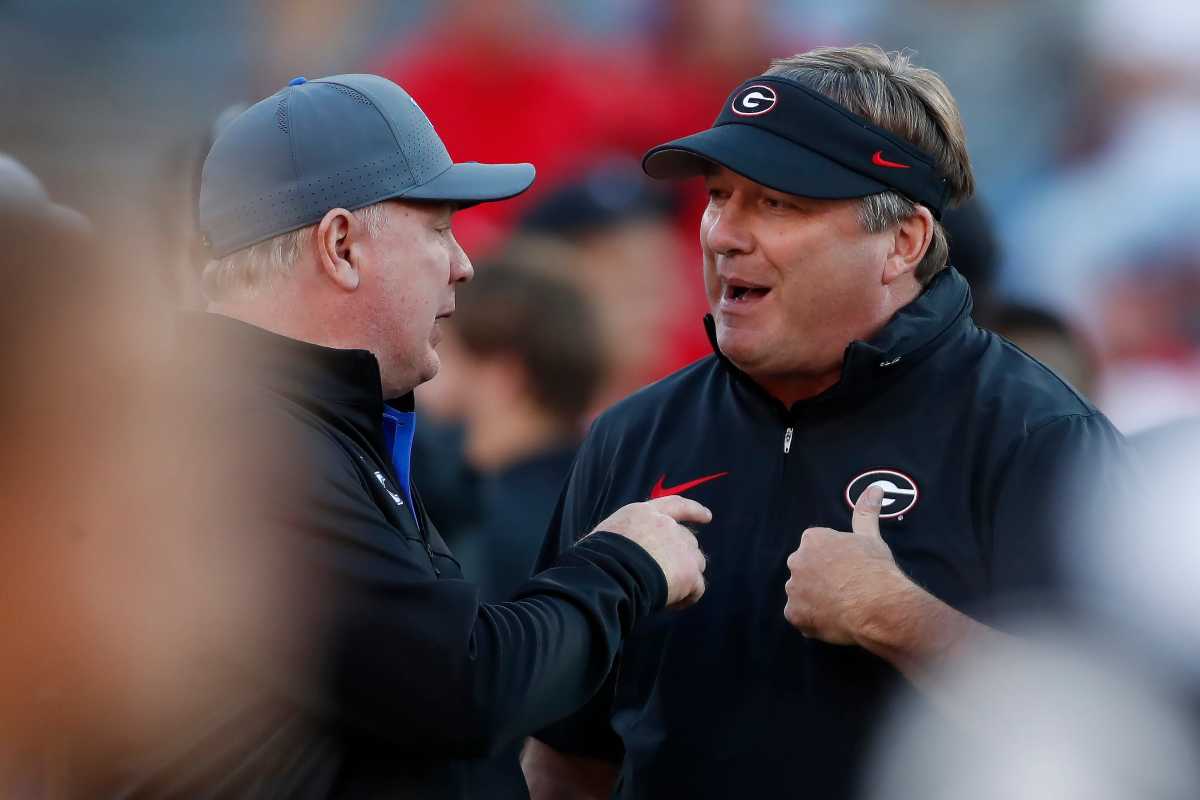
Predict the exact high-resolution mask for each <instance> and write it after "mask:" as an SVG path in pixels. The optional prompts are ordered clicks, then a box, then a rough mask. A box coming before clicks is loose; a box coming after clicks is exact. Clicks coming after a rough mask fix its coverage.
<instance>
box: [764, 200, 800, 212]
mask: <svg viewBox="0 0 1200 800" xmlns="http://www.w3.org/2000/svg"><path fill="white" fill-rule="evenodd" d="M763 205H765V206H766V207H767V208H769V209H772V210H774V211H782V210H784V209H788V208H795V206H793V205H792V204H791V203H789V202H787V201H786V200H780V199H778V198H776V197H764V198H763Z"/></svg>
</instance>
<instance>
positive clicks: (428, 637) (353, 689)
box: [121, 315, 666, 798]
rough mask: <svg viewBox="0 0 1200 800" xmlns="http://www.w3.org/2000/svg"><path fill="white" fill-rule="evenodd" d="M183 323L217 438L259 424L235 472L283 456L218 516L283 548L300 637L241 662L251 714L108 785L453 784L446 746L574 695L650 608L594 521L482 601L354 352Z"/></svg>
mask: <svg viewBox="0 0 1200 800" xmlns="http://www.w3.org/2000/svg"><path fill="white" fill-rule="evenodd" d="M183 337H184V338H185V340H191V341H205V340H208V341H213V340H216V341H219V342H221V343H222V344H223V345H224V346H222V347H220V348H219V352H220V353H222V354H224V356H226V357H230V358H232V360H233V361H234V363H228V362H225V363H212V362H211V361H205V360H204V359H203V358H197V359H195V361H192V362H188V363H186V364H185V365H184V368H185V369H186V370H188V371H190V372H191V373H192V374H194V375H195V376H197V379H198V381H199V383H200V386H201V389H200V390H201V391H204V392H205V395H204V399H205V401H206V402H205V403H204V406H205V407H206V408H207V409H208V412H209V414H210V415H211V417H212V419H214V420H216V421H217V423H218V424H216V425H215V426H212V431H213V433H214V435H217V436H219V435H221V434H222V430H223V428H222V425H221V424H220V422H221V420H228V421H232V420H238V421H240V422H242V423H245V422H247V421H248V422H249V425H248V426H238V427H233V426H228V427H227V428H224V432H225V435H227V436H229V437H235V436H237V435H240V434H235V433H234V431H239V432H240V431H241V430H243V429H246V428H247V427H248V429H249V430H253V431H256V432H259V433H260V434H265V435H263V436H261V437H256V438H259V441H256V442H251V441H232V442H230V446H231V448H233V449H234V450H237V449H238V448H245V450H244V452H243V453H242V454H243V456H244V458H243V460H244V461H245V460H248V462H249V463H248V465H247V467H246V469H245V473H246V474H247V475H253V474H255V473H256V472H262V471H263V470H261V469H259V467H261V466H262V465H263V464H264V459H263V458H260V453H262V452H264V451H265V452H270V453H277V454H282V455H283V457H282V459H281V461H282V464H283V465H284V467H285V468H284V469H282V470H279V469H275V468H274V467H272V468H271V469H270V477H269V479H266V480H261V481H257V484H261V485H260V486H259V487H258V490H256V494H257V500H256V502H254V504H253V505H252V506H251V507H250V508H249V511H250V512H251V513H249V514H240V512H239V516H237V518H234V519H229V520H227V522H228V523H229V524H231V525H236V526H237V529H236V530H237V533H238V535H244V536H246V537H263V536H268V535H272V536H276V537H277V538H278V541H279V542H280V543H282V544H283V545H284V546H285V547H286V550H287V553H288V554H289V555H292V556H294V557H295V567H294V569H295V570H297V572H296V575H295V576H294V578H295V581H294V582H295V585H296V586H297V587H298V591H299V593H298V595H297V596H296V597H295V598H294V600H295V603H294V608H295V610H294V614H295V615H305V616H304V623H305V624H304V628H305V631H304V633H306V634H307V636H304V637H299V638H297V639H295V640H294V641H292V642H291V643H290V646H291V647H292V648H293V650H292V651H290V652H288V653H286V654H285V655H286V658H282V659H281V663H282V666H281V667H280V669H279V671H278V672H277V673H275V674H260V675H256V676H254V677H255V680H256V681H257V683H256V685H257V686H258V691H257V695H256V702H255V703H254V705H255V706H257V707H259V708H260V709H262V708H268V709H270V711H269V713H261V710H260V713H256V714H255V715H254V719H255V725H256V727H254V728H253V729H251V728H249V726H248V725H242V724H239V720H238V719H236V718H235V719H225V720H221V721H220V724H219V725H217V724H214V725H213V726H212V727H211V729H209V730H207V731H201V732H199V733H200V734H201V735H199V736H198V737H197V740H196V742H195V746H194V747H192V748H190V749H189V750H188V751H187V752H183V753H176V754H171V755H172V757H170V758H167V757H159V758H148V762H152V763H155V764H157V767H156V769H154V770H152V771H151V774H147V775H142V776H139V779H138V780H136V781H134V782H133V785H132V786H130V787H127V788H126V790H125V791H124V792H123V793H122V795H121V796H123V797H188V798H194V797H267V796H269V797H303V798H318V797H319V798H326V797H354V798H359V797H422V798H461V797H466V796H468V795H467V789H466V785H465V783H464V766H463V762H462V759H468V758H474V757H479V756H482V755H486V754H488V753H490V752H494V751H496V750H499V749H500V748H502V747H505V746H508V745H509V744H510V743H512V742H514V741H516V740H517V739H519V738H520V737H522V736H523V735H525V734H527V733H529V732H530V731H532V730H534V729H536V728H538V727H540V726H542V725H545V724H547V723H548V722H550V721H552V720H554V719H557V718H559V717H561V716H563V715H565V714H567V713H569V712H570V711H572V710H573V709H574V708H576V707H578V706H580V705H581V704H583V703H584V702H585V701H586V700H587V699H588V698H589V697H590V696H591V695H592V694H593V693H594V692H595V690H596V689H597V687H598V686H599V685H600V684H601V682H602V681H603V679H604V675H605V674H606V672H607V671H608V669H609V667H610V665H611V663H612V660H613V658H614V657H615V653H616V650H617V646H618V644H619V641H620V639H621V637H622V635H623V634H625V633H626V632H628V631H629V630H630V629H631V628H632V626H633V625H634V623H635V622H636V621H637V620H639V619H641V618H643V617H645V616H647V615H648V614H650V613H652V612H654V611H656V610H658V609H661V608H662V607H663V605H664V603H665V599H666V581H665V578H664V576H663V574H662V571H661V570H660V569H659V567H658V565H657V564H656V563H655V562H654V561H653V559H651V557H650V556H649V555H648V554H647V553H646V552H645V551H644V550H642V549H641V548H640V547H638V546H637V545H635V544H634V543H632V542H631V541H629V540H628V539H625V538H623V537H620V536H617V535H615V534H608V533H597V534H595V535H593V536H590V537H588V538H587V539H585V540H583V541H581V542H579V544H578V545H577V546H574V547H571V548H569V549H568V551H567V552H565V553H564V554H563V556H562V557H561V558H560V559H556V560H555V562H554V564H553V566H552V567H551V568H549V569H547V570H545V571H543V572H541V573H540V574H539V575H537V576H535V577H533V578H532V579H530V580H528V581H527V582H525V583H524V584H523V585H522V586H521V587H520V588H519V589H518V590H517V592H516V593H515V596H514V599H513V600H512V601H511V602H506V603H496V604H483V603H481V602H480V599H479V590H478V588H477V587H476V586H474V585H473V584H471V583H469V582H467V581H466V580H463V578H462V575H461V572H460V570H459V566H458V563H457V561H456V560H455V558H454V556H453V555H452V554H451V553H450V551H449V550H448V549H447V547H446V545H445V543H444V542H443V540H442V538H441V536H440V535H439V534H438V532H437V529H436V528H435V526H434V525H433V523H432V521H431V520H430V519H429V517H428V515H427V514H426V512H425V509H424V507H423V505H422V503H421V500H420V495H419V493H417V492H416V491H415V489H414V493H413V497H414V503H415V505H416V509H415V510H416V519H414V515H413V513H411V511H410V509H408V508H405V507H403V506H404V501H403V498H402V497H400V496H399V494H398V493H397V486H398V484H397V482H396V476H395V475H394V474H393V473H392V471H391V470H392V468H391V465H390V464H389V462H388V459H387V458H386V457H385V454H384V453H383V452H382V432H381V412H382V408H383V402H384V401H383V398H382V397H381V396H380V381H379V371H378V365H377V363H376V361H375V359H374V357H373V356H372V355H371V354H370V353H367V352H365V351H347V350H332V349H328V348H323V347H317V346H314V345H310V344H306V343H303V342H298V341H294V340H291V339H286V338H284V337H280V336H276V335H274V334H271V333H268V332H266V331H263V330H260V329H257V328H254V327H251V326H248V325H244V324H242V323H239V322H235V321H233V320H229V319H225V318H222V317H217V316H211V315H197V316H196V317H194V318H191V319H189V320H187V322H186V324H185V325H184V328H183ZM410 403H411V397H408V398H402V399H401V401H400V402H399V403H398V406H399V407H411V406H410ZM222 499H223V498H209V500H210V501H212V504H213V505H218V504H220V502H221V501H222ZM418 520H419V522H418ZM580 533H586V531H580ZM305 609H307V611H306V610H305ZM290 621H295V620H290ZM232 731H236V732H238V734H239V736H233V735H231V732H232Z"/></svg>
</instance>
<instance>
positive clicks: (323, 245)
mask: <svg viewBox="0 0 1200 800" xmlns="http://www.w3.org/2000/svg"><path fill="white" fill-rule="evenodd" d="M357 223H358V220H356V219H355V218H354V215H353V214H351V213H350V212H349V211H347V210H346V209H344V208H334V209H331V210H330V211H328V212H326V214H325V216H324V217H322V218H321V221H320V222H319V223H318V224H317V260H318V263H319V264H320V267H321V272H322V274H324V275H325V277H327V278H329V279H330V280H331V281H333V282H334V284H336V285H337V286H338V287H339V288H341V289H343V290H345V291H347V292H353V291H354V290H355V289H357V288H358V281H359V270H358V267H359V265H358V264H357V263H356V262H357V260H358V259H357V258H356V256H357V253H355V252H352V251H351V246H352V245H353V244H355V237H357V236H359V235H360V231H359V227H358V224H357Z"/></svg>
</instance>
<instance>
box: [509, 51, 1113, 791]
mask: <svg viewBox="0 0 1200 800" xmlns="http://www.w3.org/2000/svg"><path fill="white" fill-rule="evenodd" d="M643 166H644V168H645V170H646V172H647V173H649V174H650V175H651V176H653V177H656V178H688V177H702V178H703V180H704V181H705V183H706V184H707V187H708V192H709V204H708V207H707V209H706V211H705V213H704V216H703V219H702V220H701V223H700V244H701V251H702V253H703V258H704V282H705V287H706V289H707V294H708V299H709V303H710V308H711V315H710V316H709V317H708V318H707V319H706V324H707V327H708V333H709V338H710V340H711V342H712V346H713V355H712V356H711V357H709V358H707V359H704V360H702V361H699V362H697V363H695V364H693V365H691V366H689V367H687V368H685V369H683V370H681V371H679V372H677V373H675V374H674V375H671V376H670V377H668V378H666V379H665V380H663V381H660V382H659V383H656V384H654V385H652V386H650V387H648V388H646V389H644V390H642V391H640V392H639V393H637V394H635V395H633V396H631V397H630V398H628V399H626V400H625V401H623V402H622V403H620V404H618V405H617V406H615V407H614V408H613V409H611V410H610V411H608V412H607V413H606V414H604V415H603V416H601V417H600V419H599V420H598V421H597V422H596V424H595V427H594V428H593V430H592V432H591V434H590V436H589V438H588V440H587V442H586V443H585V444H584V446H583V448H582V449H581V451H580V454H579V457H578V460H577V462H576V465H575V468H574V472H573V475H572V477H571V479H570V481H569V483H568V485H567V487H566V489H565V492H564V495H563V498H562V501H561V503H560V506H559V513H558V516H557V518H556V519H555V520H554V521H553V522H552V523H551V529H550V532H549V536H548V540H547V542H546V546H545V550H544V552H543V560H544V563H550V561H551V560H552V559H553V558H554V557H555V556H556V555H557V554H558V553H559V552H561V551H563V550H564V548H567V547H569V546H570V545H571V543H572V541H573V540H574V537H576V536H577V535H578V532H579V531H584V530H589V529H590V528H591V526H592V525H594V523H595V522H596V521H598V520H599V519H601V518H602V517H603V515H605V514H607V513H609V512H610V511H611V510H612V509H614V508H617V507H618V506H620V505H621V504H623V503H628V502H631V501H633V500H638V499H642V498H646V497H660V496H663V495H667V494H683V495H685V496H687V497H691V498H694V499H696V500H699V501H700V502H702V503H704V504H705V505H707V506H709V507H711V508H712V509H713V511H714V517H715V519H716V520H717V521H716V522H714V523H713V524H712V525H710V526H709V527H708V528H707V529H705V530H704V531H702V532H701V533H700V541H701V545H702V547H704V548H705V550H706V552H709V553H710V554H711V555H712V556H713V558H712V565H713V566H712V568H711V569H710V570H709V590H708V594H707V596H706V597H705V599H704V601H703V602H702V603H699V604H697V605H696V606H695V607H693V608H692V609H690V610H689V611H687V612H685V613H684V614H682V615H678V616H674V617H670V616H666V615H656V616H654V617H651V618H648V619H645V620H641V621H639V624H638V625H637V627H636V628H635V630H634V633H633V635H632V637H631V638H629V639H627V640H626V642H625V644H624V646H623V649H622V653H621V655H620V657H619V659H618V661H617V664H616V666H615V667H614V668H613V670H612V671H611V673H610V674H609V677H608V681H607V683H606V685H605V687H604V689H602V690H601V692H600V693H599V694H598V695H597V697H596V698H595V699H594V700H593V701H592V703H591V704H590V706H589V707H587V708H585V709H584V710H583V711H581V712H579V713H577V714H575V715H574V716H572V717H570V718H568V719H566V720H564V721H562V722H560V723H559V724H557V725H555V726H553V727H551V728H549V729H546V730H544V731H542V732H541V733H539V734H538V736H537V738H536V739H534V740H531V741H530V742H529V744H528V745H527V748H526V751H525V754H524V766H525V769H526V775H527V778H528V779H529V782H530V788H531V791H532V794H533V797H534V798H535V800H536V798H546V797H551V796H558V795H556V794H554V792H556V791H561V790H564V789H567V788H569V789H574V790H576V791H578V792H581V793H582V795H583V796H607V795H608V794H609V793H611V792H612V790H613V787H614V785H615V786H616V787H617V795H616V796H618V797H621V798H659V797H688V798H728V797H799V796H803V797H813V798H834V797H838V798H841V797H850V796H853V794H854V792H855V787H856V782H857V780H858V779H859V774H860V770H859V767H860V765H861V759H862V757H863V755H864V751H865V750H866V749H867V744H868V741H869V738H870V736H871V735H872V733H873V729H874V727H875V723H876V721H877V719H878V715H879V712H880V710H881V709H882V708H883V706H884V701H885V699H886V698H887V697H888V695H889V690H890V689H892V688H893V687H894V686H897V685H903V683H904V679H907V680H908V681H909V682H911V683H912V684H914V685H915V686H916V687H917V688H918V689H921V690H923V691H924V692H925V693H927V694H933V695H937V694H938V693H939V687H938V685H937V681H936V679H934V678H933V677H931V676H933V675H934V674H936V668H937V667H939V666H940V665H941V664H942V663H944V662H945V661H946V660H947V659H949V658H951V657H953V656H954V655H955V654H957V653H959V652H962V651H965V650H968V649H970V648H972V647H973V646H975V644H976V643H977V642H979V641H980V640H986V639H992V638H996V637H1001V636H1004V635H1005V634H1003V633H1001V632H1000V631H999V628H1003V627H1004V625H1005V619H1007V617H1005V616H1003V615H1001V614H999V613H998V612H1000V611H1007V610H1010V609H1011V608H1012V607H1013V605H1014V604H1015V605H1019V606H1024V605H1025V604H1026V603H1031V602H1032V603H1041V602H1043V601H1044V600H1045V599H1047V597H1050V596H1052V595H1053V594H1054V593H1055V591H1056V589H1057V587H1058V585H1059V581H1058V577H1057V565H1056V564H1055V559H1054V557H1053V553H1054V549H1055V548H1054V537H1055V535H1056V533H1057V532H1058V531H1060V530H1063V531H1072V530H1077V529H1078V527H1079V523H1078V521H1077V520H1076V519H1075V516H1076V515H1077V514H1080V513H1082V512H1084V511H1086V506H1085V505H1084V504H1082V503H1079V502H1077V501H1076V500H1074V499H1073V496H1072V495H1073V493H1072V491H1071V488H1072V487H1071V484H1070V483H1069V482H1068V481H1067V478H1068V476H1067V475H1066V472H1067V470H1066V469H1065V468H1066V467H1068V466H1069V465H1071V464H1073V463H1074V462H1075V461H1077V460H1078V459H1081V458H1083V459H1087V462H1088V469H1087V481H1088V482H1089V488H1091V489H1095V490H1096V491H1100V492H1104V491H1111V490H1114V489H1115V488H1116V487H1119V486H1120V485H1121V480H1122V474H1123V471H1122V469H1121V466H1120V465H1121V462H1122V458H1121V454H1122V453H1123V451H1124V449H1125V445H1124V443H1123V441H1122V439H1121V437H1120V434H1118V433H1117V432H1116V431H1115V430H1114V428H1113V427H1112V425H1111V424H1110V423H1109V422H1108V421H1107V420H1106V419H1105V418H1104V417H1103V416H1102V415H1101V414H1100V413H1099V412H1097V411H1096V409H1095V408H1093V407H1092V406H1091V405H1089V404H1088V402H1087V401H1086V400H1085V399H1084V398H1082V397H1080V396H1079V395H1078V394H1076V393H1075V392H1074V391H1073V390H1072V389H1071V387H1070V386H1068V385H1066V384H1065V383H1063V382H1062V381H1061V380H1059V379H1058V378H1056V377H1055V376H1054V375H1053V374H1052V373H1051V372H1050V371H1049V370H1047V369H1045V368H1044V367H1043V366H1042V365H1041V364H1039V363H1038V362H1036V361H1034V360H1033V359H1031V358H1029V357H1028V356H1026V355H1025V354H1024V353H1022V352H1020V351H1019V350H1017V349H1016V348H1015V347H1013V346H1012V345H1010V344H1009V343H1007V342H1005V341H1004V340H1002V339H1000V338H999V337H997V336H995V335H992V334H990V333H988V332H986V331H983V330H981V329H979V328H978V327H976V325H975V324H974V323H973V322H972V320H971V296H970V291H969V290H968V287H967V284H966V282H965V281H964V280H963V278H962V277H961V276H960V275H959V274H958V273H957V272H956V271H955V270H954V269H952V268H948V267H947V253H948V246H947V241H946V236H945V233H944V231H943V230H942V226H941V224H940V222H939V220H940V218H941V215H942V212H943V211H944V210H945V209H946V208H947V207H948V206H949V205H951V204H954V203H957V202H961V201H962V200H964V199H966V198H967V197H968V196H970V194H971V193H972V190H973V182H974V181H973V178H972V175H971V165H970V160H969V158H968V155H967V149H966V143H965V138H964V133H963V127H962V122H961V120H960V118H959V113H958V109H957V107H956V105H955V103H954V100H953V98H952V97H951V95H950V93H949V91H948V90H947V88H946V86H945V84H944V83H943V82H942V81H941V79H940V78H939V77H938V76H937V75H935V74H934V73H932V72H930V71H929V70H926V69H921V68H918V67H916V66H914V65H912V64H911V63H910V62H909V60H908V57H907V56H904V55H899V54H886V53H884V52H883V51H881V50H879V49H878V48H874V47H852V48H834V49H821V50H815V51H812V52H809V53H804V54H802V55H798V56H794V57H791V58H784V59H779V60H777V61H775V62H774V63H773V65H772V66H771V68H770V69H768V70H767V72H766V73H765V74H763V75H760V76H757V77H754V78H751V79H749V80H747V81H746V82H745V83H743V84H742V85H741V86H739V87H737V88H736V89H735V90H734V91H733V92H732V94H731V95H730V96H729V98H728V99H727V100H726V102H725V104H724V106H723V107H722V108H721V109H720V112H719V115H718V116H717V119H716V121H715V123H714V124H713V126H712V128H711V129H709V130H706V131H701V132H700V133H696V134H693V135H691V136H685V137H683V138H681V139H677V140H675V141H672V142H669V143H667V144H664V145H660V146H659V147H655V148H654V149H652V150H651V151H650V152H649V153H648V154H647V155H646V158H645V160H644V162H643ZM940 699H942V700H944V699H945V698H944V697H942V698H940ZM563 796H566V795H563Z"/></svg>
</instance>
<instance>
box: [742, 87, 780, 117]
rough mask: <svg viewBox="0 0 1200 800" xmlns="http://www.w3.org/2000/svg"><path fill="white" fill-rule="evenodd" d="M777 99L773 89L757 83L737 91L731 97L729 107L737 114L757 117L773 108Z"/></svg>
mask: <svg viewBox="0 0 1200 800" xmlns="http://www.w3.org/2000/svg"><path fill="white" fill-rule="evenodd" d="M778 101H779V96H778V95H776V94H775V90H774V89H772V88H771V87H770V86H764V85H762V84H761V83H759V84H755V85H754V86H747V87H746V88H745V89H742V90H741V91H740V92H738V93H737V97H735V98H733V103H732V105H731V108H733V113H735V114H737V115H738V116H742V117H757V116H758V115H759V114H765V113H767V112H768V111H770V110H771V109H772V108H774V107H775V103H777V102H778Z"/></svg>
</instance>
